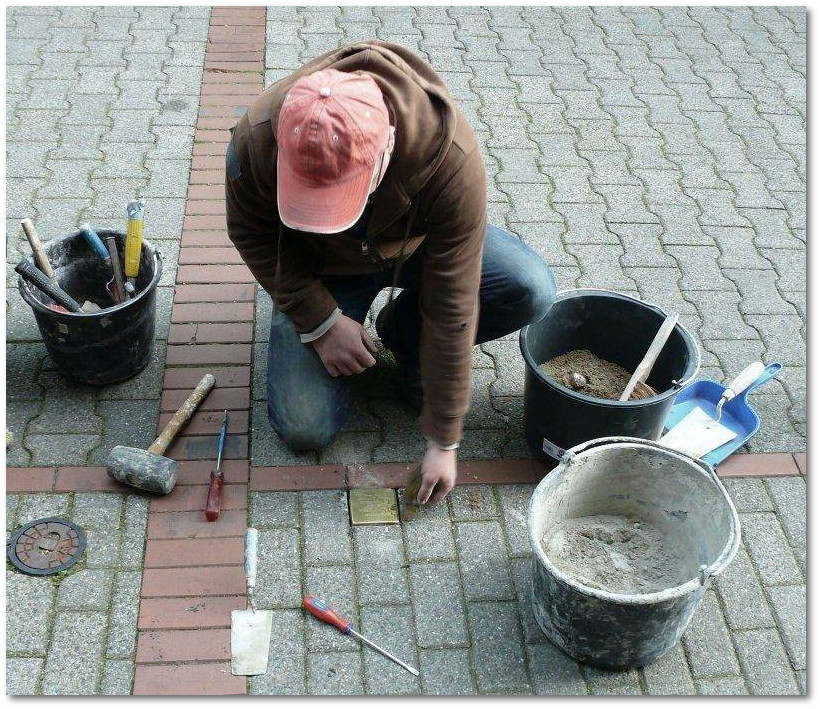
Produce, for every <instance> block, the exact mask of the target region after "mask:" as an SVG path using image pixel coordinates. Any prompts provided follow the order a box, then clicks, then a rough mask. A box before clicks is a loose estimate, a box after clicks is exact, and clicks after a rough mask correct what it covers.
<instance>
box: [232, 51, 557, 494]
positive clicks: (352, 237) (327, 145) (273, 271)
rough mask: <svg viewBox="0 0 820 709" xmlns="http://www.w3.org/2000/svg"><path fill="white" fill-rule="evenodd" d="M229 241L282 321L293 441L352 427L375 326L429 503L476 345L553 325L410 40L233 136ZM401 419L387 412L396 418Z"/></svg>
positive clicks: (280, 342) (543, 293) (272, 350)
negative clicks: (354, 389)
mask: <svg viewBox="0 0 820 709" xmlns="http://www.w3.org/2000/svg"><path fill="white" fill-rule="evenodd" d="M225 183H226V198H227V219H228V234H229V236H230V238H231V241H232V242H233V243H234V244H235V246H236V248H237V249H238V250H239V252H240V254H241V255H242V258H243V260H244V261H245V262H246V263H247V265H248V267H249V268H250V270H251V271H252V273H253V274H254V276H255V277H256V278H257V280H258V281H259V283H260V284H261V285H262V286H263V287H264V288H265V289H266V290H267V291H268V292H269V293H270V294H271V296H272V298H273V302H274V314H273V319H272V321H271V331H270V340H269V344H268V415H269V418H270V422H271V425H272V426H273V427H274V429H275V430H276V431H277V433H278V434H279V436H280V437H281V438H282V440H283V441H284V442H285V443H286V444H287V445H288V446H290V447H291V448H292V449H294V450H311V449H318V448H321V447H323V446H324V445H326V444H327V443H328V442H329V441H330V440H331V439H332V438H333V436H335V435H336V433H337V432H338V431H339V430H340V428H341V427H342V426H343V424H344V421H345V418H346V416H347V409H348V396H349V386H350V377H351V376H352V375H354V374H358V373H360V372H362V371H364V370H365V369H366V368H368V367H371V366H373V365H374V364H375V358H374V356H373V355H374V354H375V347H374V344H373V342H372V340H371V339H370V337H369V335H368V334H367V332H366V331H365V329H364V327H363V323H364V320H365V317H366V315H367V312H368V310H369V308H370V306H371V304H372V302H373V300H374V299H375V298H376V296H377V295H378V293H379V292H380V291H381V290H382V289H383V288H391V296H392V290H393V288H395V287H399V288H402V289H403V290H402V291H401V293H400V294H399V295H398V297H396V298H395V300H393V299H392V298H391V301H390V302H389V304H388V305H387V306H386V307H385V308H383V309H382V311H381V312H380V314H379V316H378V318H377V322H376V329H377V332H378V334H379V336H380V337H381V339H382V342H383V343H384V345H385V346H386V347H387V348H389V349H390V350H391V351H392V352H393V354H394V356H395V357H396V360H397V362H398V364H399V372H400V375H401V378H402V383H403V386H404V391H405V392H406V394H407V396H408V398H409V399H410V400H411V402H415V403H416V404H417V405H418V406H419V407H420V410H421V419H420V421H421V423H420V425H421V429H422V431H423V433H424V434H425V436H426V438H427V449H426V452H425V454H424V459H423V461H422V487H421V490H420V492H419V495H418V497H419V500H418V501H419V502H420V503H422V504H423V503H425V502H427V501H428V500H432V501H438V500H440V499H442V498H443V497H444V496H445V495H446V494H447V493H448V492H449V491H450V489H452V487H453V485H454V483H455V479H456V449H457V448H458V445H459V441H460V440H461V437H462V424H463V419H464V416H465V415H466V413H467V410H468V408H469V404H470V383H471V363H472V346H473V345H474V344H476V343H481V342H486V341H488V340H493V339H497V338H499V337H502V336H503V335H506V334H508V333H510V332H513V331H515V330H517V329H520V328H521V327H523V326H524V325H526V324H528V323H530V322H533V321H535V320H539V319H541V318H542V317H543V316H544V315H545V313H546V311H547V309H548V308H549V307H550V305H551V304H552V301H553V299H554V295H555V286H554V281H553V278H552V275H551V273H550V271H549V269H548V268H547V266H546V265H545V264H544V263H543V261H542V260H541V259H540V258H539V257H538V256H537V255H536V254H535V253H534V252H533V251H532V250H531V249H529V248H528V247H527V246H526V245H524V244H523V243H522V242H521V241H520V240H519V239H518V238H516V237H515V236H514V235H512V234H510V233H509V232H507V231H505V230H503V229H499V228H496V227H492V226H490V227H487V225H486V212H487V194H486V183H485V173H484V165H483V162H482V158H481V151H480V149H479V146H478V143H477V141H476V138H475V134H474V133H473V130H472V128H471V127H470V126H469V124H468V122H467V120H466V118H465V117H464V115H463V114H462V113H461V111H459V109H458V108H457V106H456V105H455V103H454V101H453V99H452V97H451V96H450V94H449V92H448V91H447V88H446V86H445V85H444V83H443V82H442V80H441V79H440V78H439V77H438V76H437V75H436V73H435V72H434V71H433V70H432V69H431V68H430V66H429V65H427V64H426V63H425V62H423V61H422V60H421V59H419V58H418V57H417V56H416V55H414V54H413V53H412V52H410V51H409V50H407V49H404V48H402V47H399V46H396V45H393V44H388V43H386V42H380V41H372V42H365V43H360V44H355V45H351V46H348V47H344V48H342V49H339V50H337V51H334V52H330V53H328V54H325V55H324V56H322V57H319V58H318V59H316V60H314V61H312V62H310V63H309V64H307V65H305V66H304V67H303V68H302V69H300V70H298V71H296V72H295V73H294V74H292V75H291V76H289V77H286V78H285V79H282V80H280V81H279V82H277V83H276V84H274V85H272V86H271V87H269V88H268V89H266V90H265V91H264V92H263V93H262V94H261V95H260V96H259V97H258V98H257V99H256V100H255V101H254V102H253V104H252V105H251V106H250V107H249V109H248V111H247V113H246V114H245V115H244V116H243V117H242V119H240V121H239V122H238V123H237V125H236V127H235V128H234V129H233V131H232V139H231V142H230V144H229V146H228V151H227V157H226V180H225ZM388 423H389V422H388Z"/></svg>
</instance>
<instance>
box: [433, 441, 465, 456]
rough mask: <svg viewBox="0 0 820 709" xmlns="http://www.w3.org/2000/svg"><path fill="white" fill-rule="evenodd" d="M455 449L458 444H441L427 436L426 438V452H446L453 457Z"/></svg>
mask: <svg viewBox="0 0 820 709" xmlns="http://www.w3.org/2000/svg"><path fill="white" fill-rule="evenodd" d="M457 449H458V446H455V447H451V446H442V445H440V444H439V443H438V442H436V441H433V440H431V439H429V438H428V439H427V451H428V452H432V453H439V454H445V453H448V454H450V455H451V456H453V457H455V455H456V450H457Z"/></svg>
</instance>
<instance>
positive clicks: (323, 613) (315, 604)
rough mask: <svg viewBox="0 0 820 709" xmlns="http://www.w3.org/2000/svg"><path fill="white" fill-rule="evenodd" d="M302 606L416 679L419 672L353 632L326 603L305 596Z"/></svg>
mask: <svg viewBox="0 0 820 709" xmlns="http://www.w3.org/2000/svg"><path fill="white" fill-rule="evenodd" d="M302 605H303V606H304V607H305V610H307V611H308V612H309V613H311V614H312V615H314V616H316V617H317V618H318V619H319V620H322V621H324V622H325V623H330V625H333V626H335V627H337V628H338V629H339V630H341V631H342V632H343V633H344V634H345V635H352V636H353V637H354V638H357V639H359V640H361V641H362V642H363V643H364V644H365V645H369V646H370V647H372V648H373V649H374V650H376V651H377V652H380V653H381V654H382V655H384V656H385V657H386V658H388V659H389V660H393V662H395V663H396V664H397V665H399V666H400V667H403V668H404V669H405V670H407V671H408V672H410V673H411V674H414V675H416V677H418V674H419V671H418V670H417V669H416V668H415V667H410V665H408V664H405V663H404V662H402V661H401V660H400V659H399V658H397V657H394V656H393V655H391V654H390V653H389V652H387V650H384V649H383V648H380V647H379V646H378V645H376V643H374V642H372V641H371V640H368V639H367V638H366V637H364V635H359V633H357V632H356V631H355V630H353V625H352V623H351V622H350V621H349V620H345V619H344V618H340V617H339V616H338V615H336V612H335V611H334V610H332V609H331V608H330V607H329V606H328V605H327V603H325V602H324V601H322V600H319V599H318V598H316V597H314V596H305V597H304V598H303V599H302Z"/></svg>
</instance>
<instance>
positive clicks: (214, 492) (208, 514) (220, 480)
mask: <svg viewBox="0 0 820 709" xmlns="http://www.w3.org/2000/svg"><path fill="white" fill-rule="evenodd" d="M227 435H228V409H225V410H224V411H223V412H222V428H221V429H220V431H219V441H218V442H217V444H216V470H212V471H211V482H210V485H209V486H208V499H207V500H206V501H205V519H207V520H208V521H209V522H216V520H218V519H219V508H220V506H221V505H222V486H223V485H224V484H225V474H224V473H223V472H222V453H223V451H224V450H225V437H226V436H227Z"/></svg>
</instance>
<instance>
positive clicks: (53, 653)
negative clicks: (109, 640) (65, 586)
mask: <svg viewBox="0 0 820 709" xmlns="http://www.w3.org/2000/svg"><path fill="white" fill-rule="evenodd" d="M106 621H107V619H106V614H105V613H77V612H66V613H61V614H59V615H58V616H57V618H56V620H55V622H54V633H53V636H52V639H51V647H50V651H49V654H48V657H47V658H46V666H45V672H44V674H43V683H42V690H41V691H42V693H43V694H47V695H48V694H60V695H66V694H83V695H87V694H96V693H97V691H98V686H99V683H100V680H101V678H102V663H101V661H100V660H101V658H102V653H103V648H104V646H105V629H106Z"/></svg>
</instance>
